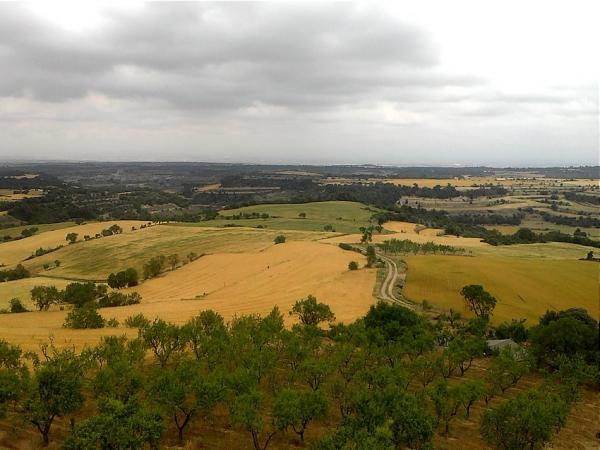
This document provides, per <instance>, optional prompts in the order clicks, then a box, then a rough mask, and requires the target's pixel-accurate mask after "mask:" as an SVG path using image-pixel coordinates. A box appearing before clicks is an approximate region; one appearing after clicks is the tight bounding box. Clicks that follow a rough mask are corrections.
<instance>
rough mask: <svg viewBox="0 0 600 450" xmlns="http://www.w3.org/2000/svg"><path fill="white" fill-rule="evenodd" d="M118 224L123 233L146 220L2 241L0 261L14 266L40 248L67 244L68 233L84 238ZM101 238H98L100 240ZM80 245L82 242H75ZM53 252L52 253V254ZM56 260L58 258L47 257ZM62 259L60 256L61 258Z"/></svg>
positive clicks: (0, 244) (101, 223)
mask: <svg viewBox="0 0 600 450" xmlns="http://www.w3.org/2000/svg"><path fill="white" fill-rule="evenodd" d="M115 223H116V224H118V225H119V226H120V227H122V228H123V233H124V234H128V233H131V231H130V230H131V227H133V226H135V227H139V226H140V225H141V224H143V223H145V222H140V221H138V220H118V221H114V222H93V223H87V224H84V225H75V226H72V227H67V228H62V229H59V230H53V231H46V232H43V233H39V234H35V235H33V236H31V237H28V238H25V239H20V240H18V241H9V242H3V243H0V263H2V264H5V265H7V266H12V265H15V264H18V263H20V262H21V261H23V260H24V259H25V258H27V257H28V256H30V255H31V254H32V253H33V252H35V251H36V250H37V249H38V248H43V249H48V248H54V247H57V246H59V245H66V244H67V242H66V240H65V237H66V235H67V233H77V234H78V235H79V237H78V239H83V236H84V235H86V234H87V235H90V236H94V235H95V234H96V233H100V232H101V231H102V230H103V229H105V228H108V227H110V226H111V225H113V224H115ZM114 237H115V236H109V237H107V238H102V239H110V238H114ZM100 240H101V239H98V241H100ZM75 245H80V244H75ZM52 254H53V253H50V254H49V256H51V255H52ZM47 259H49V260H51V261H54V260H55V259H57V258H47ZM59 259H60V258H59Z"/></svg>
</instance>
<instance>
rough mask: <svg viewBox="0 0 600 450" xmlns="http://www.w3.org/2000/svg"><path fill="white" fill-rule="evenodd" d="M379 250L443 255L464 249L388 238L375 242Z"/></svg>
mask: <svg viewBox="0 0 600 450" xmlns="http://www.w3.org/2000/svg"><path fill="white" fill-rule="evenodd" d="M377 247H379V248H380V249H381V250H383V251H384V252H385V253H394V254H399V253H413V254H415V255H416V254H418V253H423V254H428V253H433V254H434V255H435V254H438V253H441V254H443V255H447V254H450V255H455V254H460V253H465V249H464V248H461V247H454V246H452V245H443V244H436V243H434V242H425V243H424V244H419V243H418V242H413V241H411V240H410V239H395V238H394V239H388V240H386V241H383V242H382V243H380V244H377Z"/></svg>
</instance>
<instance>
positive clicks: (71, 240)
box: [65, 233, 79, 244]
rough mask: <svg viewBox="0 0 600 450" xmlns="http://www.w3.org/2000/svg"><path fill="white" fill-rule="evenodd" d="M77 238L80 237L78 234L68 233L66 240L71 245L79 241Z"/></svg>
mask: <svg viewBox="0 0 600 450" xmlns="http://www.w3.org/2000/svg"><path fill="white" fill-rule="evenodd" d="M77 236H79V235H78V234H77V233H67V236H66V237H65V240H66V241H67V242H68V243H69V244H74V243H75V242H76V241H77Z"/></svg>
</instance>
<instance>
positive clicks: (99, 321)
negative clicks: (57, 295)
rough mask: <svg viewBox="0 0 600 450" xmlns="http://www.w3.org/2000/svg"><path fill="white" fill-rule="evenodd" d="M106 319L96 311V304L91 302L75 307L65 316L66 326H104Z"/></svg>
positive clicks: (80, 327)
mask: <svg viewBox="0 0 600 450" xmlns="http://www.w3.org/2000/svg"><path fill="white" fill-rule="evenodd" d="M104 325H106V321H105V320H104V318H103V317H102V316H101V315H100V314H98V311H96V305H93V304H91V303H89V304H86V305H84V306H81V307H80V308H73V309H72V310H71V311H69V314H67V317H65V323H64V324H63V327H65V328H75V329H83V328H104Z"/></svg>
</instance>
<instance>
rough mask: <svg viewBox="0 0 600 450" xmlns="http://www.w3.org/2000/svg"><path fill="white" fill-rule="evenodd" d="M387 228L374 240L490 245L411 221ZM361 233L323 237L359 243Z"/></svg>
mask: <svg viewBox="0 0 600 450" xmlns="http://www.w3.org/2000/svg"><path fill="white" fill-rule="evenodd" d="M384 227H385V229H386V230H389V231H391V232H392V233H389V234H373V242H374V243H381V242H383V241H387V240H389V239H409V240H411V241H413V242H418V243H421V244H422V243H425V242H435V243H436V244H441V245H453V246H456V247H464V248H471V247H485V246H488V247H489V245H488V244H486V243H485V242H481V239H479V238H465V237H456V236H449V235H443V230H440V229H436V228H423V227H422V226H421V225H418V224H415V223H410V222H395V221H393V222H386V223H385V225H384ZM417 230H419V231H417ZM361 237H362V235H361V234H346V235H343V236H335V237H331V238H326V239H323V240H322V242H327V243H331V244H338V243H341V242H346V243H357V242H360V239H361Z"/></svg>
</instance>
